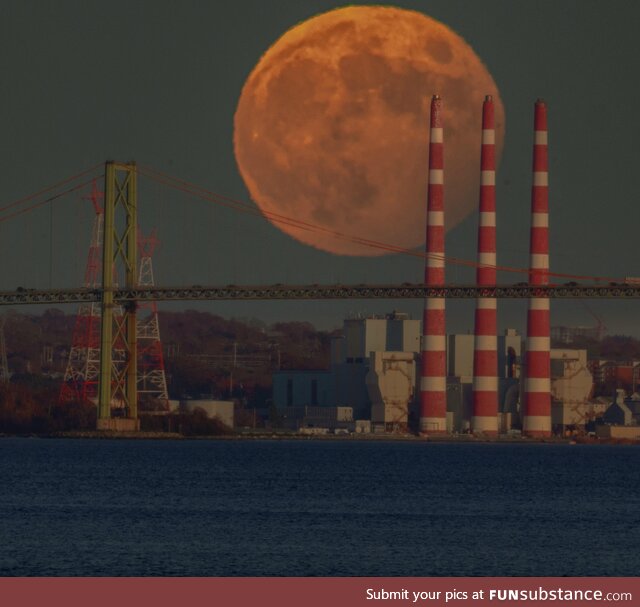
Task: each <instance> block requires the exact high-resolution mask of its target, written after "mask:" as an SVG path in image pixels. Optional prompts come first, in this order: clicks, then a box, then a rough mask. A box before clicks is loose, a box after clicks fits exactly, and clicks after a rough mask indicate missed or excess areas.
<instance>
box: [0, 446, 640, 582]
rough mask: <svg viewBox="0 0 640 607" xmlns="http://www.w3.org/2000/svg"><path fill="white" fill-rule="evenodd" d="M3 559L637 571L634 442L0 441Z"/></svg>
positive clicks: (639, 495) (250, 567) (184, 567)
mask: <svg viewBox="0 0 640 607" xmlns="http://www.w3.org/2000/svg"><path fill="white" fill-rule="evenodd" d="M0 483H1V485H0V486H1V489H0V491H1V493H0V574H1V575H5V576H6V575H11V576H17V575H20V576H22V575H54V576H57V575H83V576H89V575H91V576H103V575H115V576H124V575H126V576H129V575H134V576H144V575H153V576H160V575H181V576H184V575H193V576H233V575H252V576H263V575H305V576H307V575H330V576H332V575H347V576H355V575H358V576H376V575H392V576H445V575H471V576H476V575H482V576H484V575H491V576H494V575H538V576H558V575H571V576H581V575H606V576H613V575H617V576H637V575H639V574H640V448H638V447H624V446H616V447H614V446H580V445H575V446H572V445H518V444H515V445H514V444H494V445H491V444H425V443H398V442H382V443H381V442H375V443H368V442H347V441H344V442H343V441H336V442H328V441H327V442H325V441H256V442H251V441H232V442H217V441H127V440H115V441H109V440H44V439H3V440H0Z"/></svg>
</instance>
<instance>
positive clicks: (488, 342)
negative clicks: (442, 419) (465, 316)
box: [471, 95, 498, 434]
mask: <svg viewBox="0 0 640 607" xmlns="http://www.w3.org/2000/svg"><path fill="white" fill-rule="evenodd" d="M495 158H496V156H495V122H494V108H493V100H492V99H491V96H490V95H488V96H487V97H486V98H485V100H484V104H483V105H482V146H481V151H480V221H479V225H478V269H477V271H476V282H477V284H478V285H488V286H493V285H495V284H496V268H495V265H496V162H495ZM496 304H497V300H496V299H495V298H491V297H479V298H478V300H477V301H476V314H475V332H474V335H475V340H474V350H473V418H472V420H471V427H472V430H473V431H474V432H484V433H487V434H497V432H498V417H497V416H498V373H497V372H498V343H497V342H498V338H497V329H498V322H497V305H496Z"/></svg>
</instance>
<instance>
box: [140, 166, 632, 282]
mask: <svg viewBox="0 0 640 607" xmlns="http://www.w3.org/2000/svg"><path fill="white" fill-rule="evenodd" d="M138 172H139V173H140V174H141V175H143V176H144V177H147V178H148V179H152V180H153V181H156V182H157V183H160V184H161V185H164V186H167V187H170V188H172V189H175V190H178V191H181V192H184V193H186V194H189V195H191V196H195V197H197V198H200V199H202V200H205V201H207V202H212V203H214V204H217V205H220V206H225V207H227V208H230V209H233V210H236V211H239V212H241V213H246V214H249V215H254V216H258V217H262V218H267V219H269V220H270V221H272V222H274V223H280V224H284V225H288V226H292V227H294V228H296V229H300V230H306V231H315V232H321V233H323V234H328V235H331V236H333V237H335V238H338V239H341V240H348V241H350V242H354V243H356V244H360V245H364V246H368V247H371V248H375V249H379V250H384V251H387V252H389V253H398V254H401V255H408V256H411V257H417V258H420V259H424V258H425V257H433V258H436V259H444V260H445V261H446V263H447V264H454V265H460V266H467V267H470V268H478V267H484V266H483V265H482V264H479V263H478V262H477V261H473V260H468V259H461V258H457V257H447V256H442V255H437V254H436V255H434V254H427V253H425V252H424V251H417V250H413V249H407V248H404V247H401V246H398V245H394V244H390V243H384V242H380V241H375V240H370V239H367V238H362V237H360V236H356V235H353V234H345V233H343V232H339V231H336V230H332V229H330V228H326V227H324V226H320V225H316V224H312V223H309V222H305V221H301V220H299V219H296V218H293V217H289V216H286V215H282V214H280V213H273V212H271V211H263V210H261V209H259V208H258V207H256V206H255V205H254V204H250V203H247V202H245V201H242V200H237V199H234V198H231V197H230V196H225V195H222V194H217V193H215V192H212V191H211V190H208V189H206V188H204V187H202V186H199V185H197V184H194V183H192V182H189V181H187V180H185V179H182V178H179V177H174V176H172V175H169V174H168V173H165V172H162V171H158V170H156V169H153V168H151V167H147V166H144V165H142V166H141V165H138ZM492 267H495V269H496V270H499V271H502V272H510V273H516V274H525V275H528V274H529V271H530V270H529V268H518V267H513V266H502V265H501V266H498V265H496V266H492ZM547 274H548V276H550V277H555V278H562V279H565V280H584V281H593V282H606V283H611V282H615V283H619V282H623V280H624V279H623V278H621V277H612V276H592V275H585V274H570V273H566V272H552V271H549V272H547Z"/></svg>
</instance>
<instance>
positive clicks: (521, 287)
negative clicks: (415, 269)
mask: <svg viewBox="0 0 640 607" xmlns="http://www.w3.org/2000/svg"><path fill="white" fill-rule="evenodd" d="M114 297H115V300H116V301H119V302H127V301H193V300H204V301H206V300H273V299H282V300H286V299H289V300H294V299H420V298H424V297H446V298H448V299H473V298H476V297H492V298H500V299H526V298H529V297H551V298H557V299H572V298H583V299H586V298H610V299H633V298H640V284H627V283H621V284H608V285H598V284H591V285H589V284H566V285H549V286H544V287H543V286H532V285H528V284H515V285H498V286H495V287H482V286H476V285H456V284H449V285H445V286H442V287H431V286H428V285H424V284H407V283H404V284H402V285H390V284H384V285H364V284H359V285H340V284H338V285H317V284H314V285H282V284H276V285H226V286H200V285H193V286H189V287H138V288H136V289H114ZM101 299H102V289H48V290H36V289H24V288H18V289H17V290H15V291H0V305H23V304H65V303H82V302H91V301H101Z"/></svg>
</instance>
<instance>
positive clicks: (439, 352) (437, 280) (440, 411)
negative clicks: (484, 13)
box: [419, 95, 447, 434]
mask: <svg viewBox="0 0 640 607" xmlns="http://www.w3.org/2000/svg"><path fill="white" fill-rule="evenodd" d="M441 112H442V100H441V99H440V97H439V96H438V95H434V96H433V99H432V100H431V132H430V138H429V185H428V189H427V240H426V260H425V270H424V282H425V284H427V285H432V286H440V285H444V284H445V277H444V143H443V141H444V139H443V129H442V113H441ZM444 312H445V300H444V298H437V297H427V298H426V299H425V303H424V316H423V321H422V347H421V350H422V363H421V364H422V366H421V373H420V420H419V427H420V432H421V433H423V434H434V433H443V432H446V430H447V380H446V347H445V342H446V336H445V314H444Z"/></svg>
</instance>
